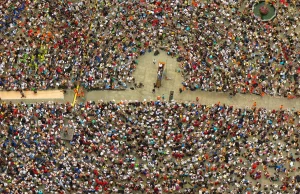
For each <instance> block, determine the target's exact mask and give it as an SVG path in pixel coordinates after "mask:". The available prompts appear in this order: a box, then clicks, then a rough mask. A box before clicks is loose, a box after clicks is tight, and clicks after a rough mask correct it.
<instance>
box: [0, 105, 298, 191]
mask: <svg viewBox="0 0 300 194" xmlns="http://www.w3.org/2000/svg"><path fill="white" fill-rule="evenodd" d="M0 111H1V115H0V122H1V125H0V126H1V130H0V136H1V138H0V141H1V146H0V154H1V158H0V193H43V192H44V193H65V192H67V193H140V192H141V193H196V192H199V191H200V192H202V193H229V192H232V193H268V194H269V193H295V194H296V193H299V191H300V190H299V189H300V187H299V181H300V176H299V168H300V166H299V160H300V155H299V154H300V152H299V147H300V146H299V129H300V122H299V116H300V112H296V111H295V110H266V109H264V108H258V107H255V106H253V107H249V108H245V109H240V108H234V107H232V106H227V105H222V104H219V103H216V104H213V105H210V106H208V105H201V104H200V103H197V102H190V103H177V102H174V101H173V102H165V101H148V102H146V101H143V102H138V101H136V102H135V101H134V102H131V101H121V102H114V101H111V102H102V101H98V102H94V101H88V102H86V103H81V104H77V105H76V106H75V107H74V108H72V106H71V104H70V103H64V104H61V103H56V102H48V103H33V104H26V103H23V102H21V103H18V104H13V103H1V104H0ZM69 129H72V130H74V136H73V138H72V139H71V141H70V144H68V143H66V141H64V140H63V139H65V137H66V136H68V135H69V133H70V132H69Z"/></svg>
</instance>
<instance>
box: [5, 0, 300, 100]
mask: <svg viewBox="0 0 300 194" xmlns="http://www.w3.org/2000/svg"><path fill="white" fill-rule="evenodd" d="M188 2H189V1H182V0H166V1H154V0H149V1H145V0H141V1H137V0H128V1H121V0H103V1H96V0H95V1H93V0H89V1H64V0H58V1H48V0H36V1H33V0H5V1H2V2H1V4H0V18H2V20H1V21H0V31H1V34H2V36H1V37H0V41H1V45H0V48H1V50H2V51H3V52H1V54H0V55H1V56H0V64H1V65H0V67H1V68H0V69H1V76H0V89H2V90H21V89H22V90H30V89H32V90H34V89H38V90H43V89H49V88H57V87H59V88H66V89H67V88H71V87H73V86H74V85H75V84H76V83H78V82H79V83H81V84H82V86H84V87H85V88H86V89H120V88H122V89H124V88H127V86H128V82H129V81H130V80H132V79H133V72H134V70H135V69H136V67H137V64H138V57H139V56H140V55H143V54H145V53H147V52H150V51H155V50H157V49H159V48H162V49H164V50H166V51H167V52H168V54H170V55H171V56H173V57H178V58H179V59H180V61H181V66H182V68H183V77H184V81H183V86H184V87H186V88H188V89H191V90H195V89H201V90H207V91H229V92H232V93H237V92H239V93H255V94H259V95H264V94H269V95H281V96H285V97H288V96H290V97H297V96H299V94H300V89H299V79H300V78H299V72H300V67H299V30H295V29H296V28H297V22H299V14H292V11H291V7H292V8H293V6H294V5H293V4H290V5H289V4H288V5H286V4H283V5H282V4H278V5H277V4H276V10H277V16H276V18H275V19H274V20H272V21H269V22H261V21H260V19H259V18H256V17H255V16H254V15H253V13H252V5H253V4H254V3H255V1H254V0H250V1H247V2H246V3H244V1H238V0H232V1H227V0H226V1H225V0H213V1H191V2H192V4H189V3H188ZM270 2H271V1H270ZM284 2H285V1H284Z"/></svg>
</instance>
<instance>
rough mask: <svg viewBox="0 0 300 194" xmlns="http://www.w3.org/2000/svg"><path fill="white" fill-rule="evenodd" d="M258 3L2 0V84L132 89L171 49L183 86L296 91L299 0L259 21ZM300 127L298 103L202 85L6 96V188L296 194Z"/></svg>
mask: <svg viewBox="0 0 300 194" xmlns="http://www.w3.org/2000/svg"><path fill="white" fill-rule="evenodd" d="M256 2H257V1H255V0H249V1H241V0H211V1H200V0H198V1H197V0H193V1H184V0H164V1H160V0H157V1H155V0H87V1H82V0H72V1H71V0H70V1H67V0H3V1H1V2H0V33H1V36H0V42H1V44H0V49H1V52H0V90H5V91H9V90H18V91H21V94H22V97H24V92H23V91H25V90H32V91H35V92H36V91H37V90H46V89H54V88H63V89H64V91H65V90H66V89H70V88H73V87H74V86H75V85H77V84H78V83H79V84H80V85H81V86H82V87H83V88H85V89H87V90H95V89H113V90H116V89H126V88H127V87H128V83H129V82H132V81H133V80H135V78H134V76H133V72H134V70H135V69H136V68H137V67H138V64H139V58H138V57H139V56H141V55H144V54H146V53H152V54H153V53H159V52H158V50H160V51H161V52H163V51H162V50H164V51H165V52H167V53H168V55H170V56H172V57H176V58H177V61H178V63H179V64H180V66H181V71H180V72H181V73H182V77H183V81H182V84H183V88H180V92H183V91H184V90H187V89H189V90H204V91H220V92H230V93H231V94H236V93H243V94H246V93H253V94H258V95H262V96H263V95H265V94H267V95H274V96H275V95H276V96H284V97H289V98H297V97H299V96H300V84H299V80H300V78H299V73H300V63H299V58H300V53H299V37H300V36H299V30H297V28H298V27H299V26H298V23H299V11H298V12H297V11H295V9H298V10H299V8H297V7H296V6H295V5H293V4H290V3H289V2H290V1H285V0H281V1H280V2H278V3H276V1H274V0H273V1H269V2H270V3H273V4H274V6H275V8H276V14H277V16H276V17H275V19H273V20H271V21H269V22H262V21H260V19H259V18H258V17H256V16H254V15H253V12H252V6H253V4H254V3H256ZM190 3H191V4H190ZM281 3H282V4H281ZM293 10H294V12H293ZM150 63H151V62H150ZM153 64H156V61H155V60H153ZM141 87H142V85H141ZM152 92H153V93H155V89H153V91H152ZM299 129H300V112H299V110H294V109H284V108H283V107H280V108H279V109H278V110H267V109H265V108H263V107H257V106H256V104H253V106H252V107H248V108H237V107H234V106H230V105H226V104H220V103H216V104H212V105H203V104H201V100H200V99H199V98H198V97H197V99H196V102H189V103H181V102H175V101H172V100H170V102H166V101H165V99H164V96H163V97H162V98H161V99H159V100H157V101H142V102H140V101H126V100H124V101H120V102H115V101H113V100H112V101H110V102H103V101H101V100H100V101H97V102H95V101H87V102H84V103H77V104H75V106H74V107H73V106H72V105H71V104H70V103H57V102H42V103H25V102H21V101H20V102H19V103H12V102H3V101H1V99H0V193H4V194H12V193H13V194H15V193H28V194H31V193H32V194H34V193H37V194H43V193H59V194H63V193H186V194H189V193H230V192H231V193H247V194H248V193H249V194H250V193H257V194H259V193H260V194H264V193H265V194H277V193H278V194H279V193H294V194H296V193H300V185H299V182H300V176H299V171H300V165H299V162H300V150H299V149H300V146H299V142H300V141H299V135H300V134H299Z"/></svg>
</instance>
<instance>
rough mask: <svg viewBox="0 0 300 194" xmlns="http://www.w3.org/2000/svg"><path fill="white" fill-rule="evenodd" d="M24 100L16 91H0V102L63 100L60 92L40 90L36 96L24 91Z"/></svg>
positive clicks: (31, 92)
mask: <svg viewBox="0 0 300 194" xmlns="http://www.w3.org/2000/svg"><path fill="white" fill-rule="evenodd" d="M24 94H25V97H26V98H21V97H22V95H21V93H20V92H17V91H0V98H1V100H20V99H28V100H33V99H45V100H46V99H49V100H50V99H64V93H63V91H62V90H41V91H38V92H37V93H36V94H35V93H34V92H33V91H24Z"/></svg>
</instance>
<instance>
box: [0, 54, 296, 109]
mask: <svg viewBox="0 0 300 194" xmlns="http://www.w3.org/2000/svg"><path fill="white" fill-rule="evenodd" d="M153 59H156V64H155V65H154V64H153ZM160 61H162V62H166V69H165V72H166V76H167V77H168V78H169V79H170V80H165V79H163V80H162V86H161V87H160V88H156V91H155V93H152V89H153V83H155V81H156V77H157V67H158V62H160ZM178 68H179V63H178V62H177V61H176V58H172V57H170V56H168V55H167V54H166V52H164V51H161V52H160V54H159V55H158V56H154V55H153V52H152V53H147V54H146V55H143V56H141V57H139V58H138V65H137V69H136V71H135V72H134V74H133V76H134V77H135V78H136V82H137V83H140V82H142V83H143V84H144V87H143V88H137V89H135V90H131V89H129V88H128V89H127V90H125V91H109V90H101V91H91V92H87V93H86V95H85V100H93V101H98V100H104V101H110V100H116V101H121V100H139V101H143V100H144V99H146V100H156V99H157V96H161V97H162V96H164V97H165V100H168V99H169V94H170V91H174V100H176V101H182V102H185V101H195V100H196V97H199V99H200V101H199V102H200V103H202V104H209V105H210V104H215V103H218V102H220V103H222V104H223V103H225V104H227V105H233V106H235V107H240V108H244V107H251V106H252V104H253V103H254V102H256V103H257V107H265V108H267V109H278V108H279V107H280V105H283V107H284V108H286V109H295V110H300V99H299V98H298V99H287V98H281V97H272V96H264V97H260V96H257V95H254V94H252V95H251V94H237V95H236V96H234V97H232V98H230V97H229V94H228V93H222V92H205V91H200V90H196V91H184V92H182V93H179V88H180V87H182V84H181V82H182V81H183V77H182V76H181V73H179V72H177V70H178ZM129 87H130V85H129ZM25 95H26V99H24V98H23V99H21V95H20V93H19V92H3V91H2V92H0V97H1V99H2V100H8V101H12V102H19V101H21V100H22V101H24V102H28V103H29V102H39V101H45V100H55V101H58V102H72V101H73V97H74V92H73V91H72V90H68V91H67V94H65V95H63V93H62V91H60V90H48V91H38V94H34V93H33V92H31V91H28V92H25ZM82 101H83V100H82V99H81V98H79V99H78V102H82Z"/></svg>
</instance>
